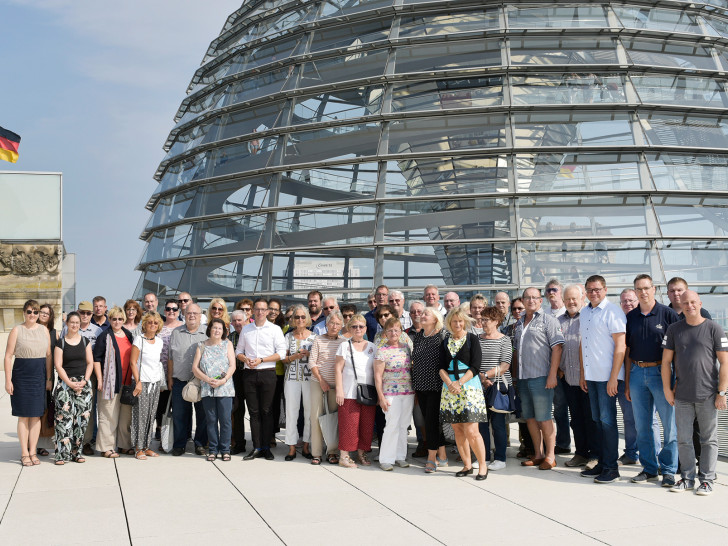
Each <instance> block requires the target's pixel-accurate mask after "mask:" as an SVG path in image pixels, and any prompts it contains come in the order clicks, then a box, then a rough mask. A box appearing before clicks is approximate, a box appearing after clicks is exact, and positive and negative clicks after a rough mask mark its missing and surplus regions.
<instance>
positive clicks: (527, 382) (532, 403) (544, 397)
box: [518, 376, 554, 421]
mask: <svg viewBox="0 0 728 546" xmlns="http://www.w3.org/2000/svg"><path fill="white" fill-rule="evenodd" d="M518 394H519V396H520V397H521V417H522V418H523V419H536V421H550V420H551V410H552V408H553V406H554V389H547V388H546V376H543V377H533V378H531V379H519V380H518Z"/></svg>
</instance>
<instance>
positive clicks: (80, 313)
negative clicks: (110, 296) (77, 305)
mask: <svg viewBox="0 0 728 546" xmlns="http://www.w3.org/2000/svg"><path fill="white" fill-rule="evenodd" d="M78 314H79V315H93V313H92V312H91V311H79V312H78Z"/></svg>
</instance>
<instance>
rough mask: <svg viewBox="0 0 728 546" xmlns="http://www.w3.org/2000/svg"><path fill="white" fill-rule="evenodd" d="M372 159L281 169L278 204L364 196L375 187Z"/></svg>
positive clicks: (371, 193) (373, 190)
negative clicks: (346, 163) (361, 161)
mask: <svg viewBox="0 0 728 546" xmlns="http://www.w3.org/2000/svg"><path fill="white" fill-rule="evenodd" d="M377 176H378V167H377V164H376V163H355V164H354V165H335V166H333V167H317V168H313V169H301V170H297V171H286V172H284V173H282V179H281V182H282V183H281V191H280V196H279V200H278V206H281V207H284V206H291V205H305V204H316V203H325V202H329V201H345V200H350V199H367V198H371V197H373V196H374V192H375V191H376V189H377Z"/></svg>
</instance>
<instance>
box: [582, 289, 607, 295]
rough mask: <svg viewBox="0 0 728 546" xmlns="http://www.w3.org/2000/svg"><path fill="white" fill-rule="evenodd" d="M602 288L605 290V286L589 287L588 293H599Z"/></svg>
mask: <svg viewBox="0 0 728 546" xmlns="http://www.w3.org/2000/svg"><path fill="white" fill-rule="evenodd" d="M602 290H604V288H587V289H586V293H587V294H598V293H599V292H601V291H602Z"/></svg>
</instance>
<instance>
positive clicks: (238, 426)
mask: <svg viewBox="0 0 728 546" xmlns="http://www.w3.org/2000/svg"><path fill="white" fill-rule="evenodd" d="M237 364H238V366H240V367H239V368H236V370H235V373H234V374H233V386H234V387H235V400H236V402H237V406H235V404H233V407H234V408H235V409H233V442H234V443H235V447H236V448H238V449H245V381H244V380H243V364H242V363H240V362H239V361H238V363H237Z"/></svg>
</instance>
